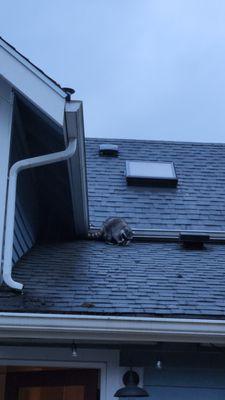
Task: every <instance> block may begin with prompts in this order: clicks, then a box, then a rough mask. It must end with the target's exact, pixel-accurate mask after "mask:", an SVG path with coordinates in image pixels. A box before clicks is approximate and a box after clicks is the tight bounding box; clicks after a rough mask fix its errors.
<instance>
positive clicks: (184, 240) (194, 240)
mask: <svg viewBox="0 0 225 400" xmlns="http://www.w3.org/2000/svg"><path fill="white" fill-rule="evenodd" d="M179 239H180V242H181V244H182V245H183V247H185V248H186V249H202V248H204V244H205V243H207V242H209V239H210V236H209V235H206V234H204V233H202V234H201V233H186V232H181V233H180V235H179Z"/></svg>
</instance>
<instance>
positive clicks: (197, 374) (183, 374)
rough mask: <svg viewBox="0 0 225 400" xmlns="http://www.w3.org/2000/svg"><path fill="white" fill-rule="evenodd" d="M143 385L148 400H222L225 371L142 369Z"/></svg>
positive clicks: (224, 394) (224, 386) (224, 390)
mask: <svg viewBox="0 0 225 400" xmlns="http://www.w3.org/2000/svg"><path fill="white" fill-rule="evenodd" d="M144 385H145V388H146V390H147V391H148V393H149V395H150V396H151V399H152V400H165V399H167V400H180V399H181V398H182V400H190V399H191V400H202V399H204V400H222V399H224V398H225V369H224V368H223V369H216V368H215V369H213V368H194V364H193V368H185V367H184V366H183V367H182V368H166V367H165V368H162V370H157V369H155V368H145V372H144Z"/></svg>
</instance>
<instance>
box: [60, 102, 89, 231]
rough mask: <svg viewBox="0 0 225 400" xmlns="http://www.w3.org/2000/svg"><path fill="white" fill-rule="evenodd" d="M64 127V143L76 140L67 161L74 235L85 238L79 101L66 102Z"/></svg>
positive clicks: (84, 195)
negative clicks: (75, 144) (74, 151)
mask: <svg viewBox="0 0 225 400" xmlns="http://www.w3.org/2000/svg"><path fill="white" fill-rule="evenodd" d="M65 127H66V132H65V134H66V138H65V139H66V141H67V140H69V138H70V137H75V138H76V139H77V152H76V154H75V155H74V157H73V158H71V159H70V160H69V161H68V166H69V176H70V185H71V194H72V203H73V214H74V222H75V233H76V235H77V236H79V237H87V235H88V227H89V215H88V194H87V192H88V191H87V176H86V175H87V174H86V160H85V137H84V123H83V106H82V102H81V101H79V100H76V101H69V102H66V106H65Z"/></svg>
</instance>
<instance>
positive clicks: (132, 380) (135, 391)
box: [114, 369, 149, 397]
mask: <svg viewBox="0 0 225 400" xmlns="http://www.w3.org/2000/svg"><path fill="white" fill-rule="evenodd" d="M123 383H124V385H125V387H123V388H121V389H119V390H117V392H116V393H115V394H114V397H148V396H149V395H148V392H147V391H146V390H145V389H142V388H140V387H138V383H139V376H138V374H137V372H135V371H132V369H130V370H129V371H127V372H126V373H125V374H124V376H123Z"/></svg>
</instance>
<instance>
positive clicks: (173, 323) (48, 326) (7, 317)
mask: <svg viewBox="0 0 225 400" xmlns="http://www.w3.org/2000/svg"><path fill="white" fill-rule="evenodd" d="M0 337H1V338H8V339H9V338H10V339H11V338H26V339H28V338H29V339H31V338H32V339H60V340H62V339H70V340H71V339H72V340H76V341H77V342H88V343H91V342H92V343H93V342H94V343H98V342H100V343H139V344H140V343H142V344H145V343H150V342H151V341H164V342H168V341H170V342H195V343H196V342H197V343H200V342H201V343H203V342H205V343H208V342H210V343H225V321H222V320H207V319H186V318H180V319H178V318H144V317H117V316H96V315H95V316H86V315H64V314H32V313H28V314H25V313H4V312H2V313H0Z"/></svg>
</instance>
